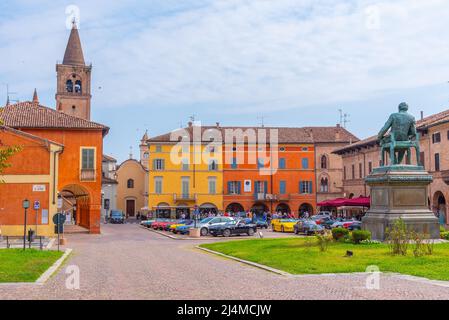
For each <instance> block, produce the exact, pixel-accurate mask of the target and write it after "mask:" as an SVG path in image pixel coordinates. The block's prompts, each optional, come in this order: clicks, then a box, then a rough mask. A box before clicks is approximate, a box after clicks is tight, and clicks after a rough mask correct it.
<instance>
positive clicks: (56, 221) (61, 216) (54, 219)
mask: <svg viewBox="0 0 449 320" xmlns="http://www.w3.org/2000/svg"><path fill="white" fill-rule="evenodd" d="M58 216H59V224H64V222H65V219H66V218H65V217H66V215H65V214H63V213H57V214H55V215H54V216H53V223H54V224H56V225H57V224H58Z"/></svg>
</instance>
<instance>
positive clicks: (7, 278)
mask: <svg viewBox="0 0 449 320" xmlns="http://www.w3.org/2000/svg"><path fill="white" fill-rule="evenodd" d="M62 255H63V252H58V251H40V250H34V249H27V250H25V251H23V250H22V249H2V250H0V282H34V281H36V280H37V279H38V278H39V277H40V276H41V275H42V274H43V273H44V272H45V271H46V270H47V269H48V268H49V267H50V266H51V265H52V264H53V263H55V262H56V260H58V259H59V258H60V257H61V256H62Z"/></svg>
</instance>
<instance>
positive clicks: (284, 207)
mask: <svg viewBox="0 0 449 320" xmlns="http://www.w3.org/2000/svg"><path fill="white" fill-rule="evenodd" d="M276 212H277V213H278V212H281V213H287V214H290V212H291V210H290V207H289V205H288V204H286V203H279V204H278V205H277V206H276Z"/></svg>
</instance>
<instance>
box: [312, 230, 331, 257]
mask: <svg viewBox="0 0 449 320" xmlns="http://www.w3.org/2000/svg"><path fill="white" fill-rule="evenodd" d="M316 238H317V240H318V241H317V243H318V247H319V248H320V251H321V252H325V251H327V247H328V246H329V243H331V242H332V238H333V236H332V235H331V234H330V233H328V232H325V233H324V234H317V235H316Z"/></svg>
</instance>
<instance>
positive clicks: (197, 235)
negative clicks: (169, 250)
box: [189, 228, 201, 238]
mask: <svg viewBox="0 0 449 320" xmlns="http://www.w3.org/2000/svg"><path fill="white" fill-rule="evenodd" d="M189 237H190V238H200V237H201V230H200V229H199V228H192V229H190V230H189Z"/></svg>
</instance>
